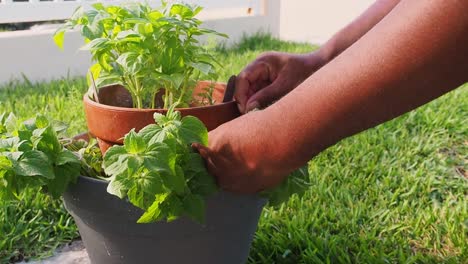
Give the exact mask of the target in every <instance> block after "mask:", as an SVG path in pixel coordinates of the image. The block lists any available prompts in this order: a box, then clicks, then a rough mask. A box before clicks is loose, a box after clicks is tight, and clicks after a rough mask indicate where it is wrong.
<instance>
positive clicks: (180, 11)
mask: <svg viewBox="0 0 468 264" xmlns="http://www.w3.org/2000/svg"><path fill="white" fill-rule="evenodd" d="M170 12H171V15H179V16H181V17H182V18H191V17H193V11H192V9H191V8H190V7H189V6H187V5H183V4H174V5H172V7H171V11H170Z"/></svg>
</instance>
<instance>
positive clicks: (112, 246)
mask: <svg viewBox="0 0 468 264" xmlns="http://www.w3.org/2000/svg"><path fill="white" fill-rule="evenodd" d="M106 187H107V183H106V182H105V181H101V180H96V179H92V178H88V177H83V176H81V177H80V178H79V180H78V183H77V184H76V185H72V186H70V187H69V189H68V191H67V192H66V193H65V194H64V195H63V197H64V201H65V207H66V208H67V210H68V212H70V214H71V215H72V216H73V218H74V219H75V221H76V224H77V225H78V229H79V231H80V234H81V237H82V239H83V242H84V245H85V247H86V250H87V251H88V255H89V257H90V259H91V262H92V263H93V264H113V263H132V264H139V263H164V264H171V263H177V264H183V263H194V264H197V263H203V264H210V263H216V264H217V263H223V264H229V263H233V264H234V263H235V264H239V263H245V262H246V261H247V257H248V255H249V250H250V245H251V242H252V239H253V235H254V233H255V230H256V228H257V224H258V220H259V217H260V213H261V211H262V209H263V206H264V205H265V202H266V201H265V199H262V198H259V197H258V196H254V195H251V196H248V195H236V194H232V193H226V192H219V193H218V194H216V195H214V196H213V197H211V198H209V199H208V200H207V210H206V223H205V224H204V225H200V224H198V223H196V222H194V221H192V220H190V219H187V218H180V219H178V220H175V221H173V222H170V223H166V222H157V223H153V224H137V223H136V220H137V219H138V218H139V217H140V216H141V214H142V211H141V209H139V208H137V207H134V206H133V205H131V204H130V203H128V202H126V201H124V200H121V199H119V198H118V197H115V196H113V195H110V194H108V193H107V191H106Z"/></svg>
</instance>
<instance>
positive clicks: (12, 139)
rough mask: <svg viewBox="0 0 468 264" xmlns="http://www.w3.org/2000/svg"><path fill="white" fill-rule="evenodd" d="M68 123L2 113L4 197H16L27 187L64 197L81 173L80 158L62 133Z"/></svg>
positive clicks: (0, 186)
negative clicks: (19, 118)
mask: <svg viewBox="0 0 468 264" xmlns="http://www.w3.org/2000/svg"><path fill="white" fill-rule="evenodd" d="M66 128H67V126H66V125H64V124H63V123H60V122H51V121H50V120H48V119H47V118H46V117H45V116H43V115H37V116H36V118H34V119H31V120H28V121H25V122H23V123H19V122H18V120H17V118H16V117H15V116H14V115H13V114H9V115H6V114H5V113H4V114H1V115H0V199H4V200H12V199H13V200H14V199H16V198H18V196H19V194H20V193H21V192H22V191H24V190H25V189H27V188H30V189H42V190H43V191H46V192H47V193H49V194H50V195H52V196H53V197H54V198H58V197H60V195H62V193H63V192H64V191H65V190H66V189H67V187H68V185H69V184H70V183H74V182H75V181H76V179H77V178H78V176H79V175H80V164H81V163H80V160H79V159H78V157H77V156H76V155H75V154H74V153H73V152H72V151H70V150H68V149H66V148H64V147H63V144H62V143H63V142H61V141H60V139H59V137H58V135H59V134H61V133H62V132H64V131H65V130H66Z"/></svg>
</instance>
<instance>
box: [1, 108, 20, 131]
mask: <svg viewBox="0 0 468 264" xmlns="http://www.w3.org/2000/svg"><path fill="white" fill-rule="evenodd" d="M17 124H18V119H17V118H16V116H15V115H14V114H13V113H10V114H9V115H8V117H7V118H6V119H5V124H4V125H5V128H6V130H7V132H8V133H14V132H15V131H16V129H17Z"/></svg>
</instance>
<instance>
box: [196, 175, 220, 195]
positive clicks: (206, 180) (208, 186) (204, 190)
mask: <svg viewBox="0 0 468 264" xmlns="http://www.w3.org/2000/svg"><path fill="white" fill-rule="evenodd" d="M189 186H190V190H192V192H196V193H198V194H200V195H204V196H208V195H212V194H215V193H216V192H217V191H218V186H217V185H216V182H215V179H214V178H213V176H211V175H210V174H209V173H208V172H199V173H196V174H195V176H194V177H192V178H191V180H190V181H189Z"/></svg>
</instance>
